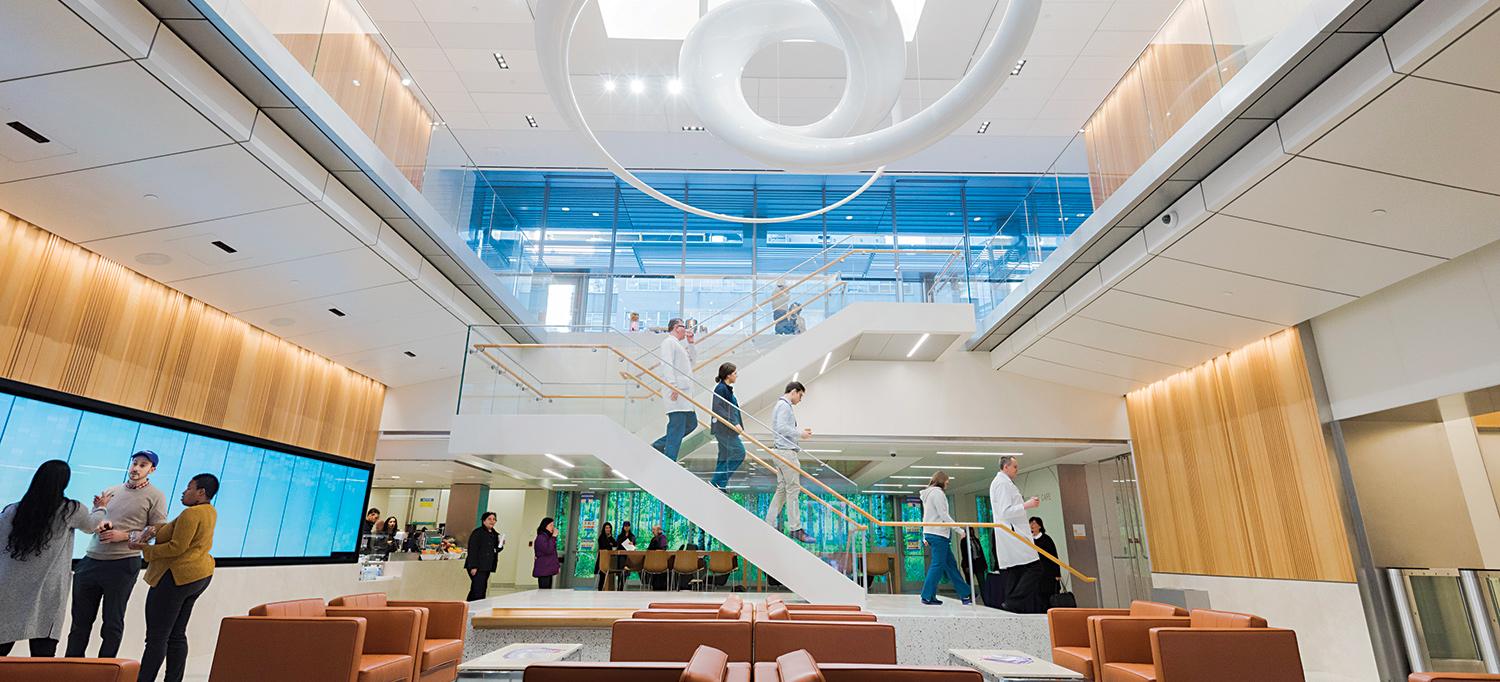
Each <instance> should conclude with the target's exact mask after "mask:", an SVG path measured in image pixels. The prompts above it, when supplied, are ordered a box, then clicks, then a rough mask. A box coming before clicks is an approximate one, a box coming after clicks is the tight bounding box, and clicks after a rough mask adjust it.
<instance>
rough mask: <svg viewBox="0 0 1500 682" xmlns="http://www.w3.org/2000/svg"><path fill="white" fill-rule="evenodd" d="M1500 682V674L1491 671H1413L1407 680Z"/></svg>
mask: <svg viewBox="0 0 1500 682" xmlns="http://www.w3.org/2000/svg"><path fill="white" fill-rule="evenodd" d="M1481 680H1490V681H1492V682H1500V675H1491V674H1489V673H1412V674H1411V677H1408V678H1406V682H1479V681H1481Z"/></svg>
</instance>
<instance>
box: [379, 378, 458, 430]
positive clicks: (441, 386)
mask: <svg viewBox="0 0 1500 682" xmlns="http://www.w3.org/2000/svg"><path fill="white" fill-rule="evenodd" d="M457 408H458V376H457V375H454V376H451V377H448V378H446V379H438V380H436V381H428V382H425V383H420V384H411V385H408V386H400V387H397V388H392V389H389V390H387V391H386V392H385V407H384V408H383V409H382V410H381V413H380V430H381V431H447V430H448V427H449V426H450V425H451V422H452V421H453V415H454V414H455V413H456V412H457Z"/></svg>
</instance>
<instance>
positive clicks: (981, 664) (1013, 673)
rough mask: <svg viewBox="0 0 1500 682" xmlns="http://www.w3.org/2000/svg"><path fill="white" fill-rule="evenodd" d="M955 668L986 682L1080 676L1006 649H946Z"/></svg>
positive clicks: (1074, 677) (1012, 681)
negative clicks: (971, 671) (976, 673)
mask: <svg viewBox="0 0 1500 682" xmlns="http://www.w3.org/2000/svg"><path fill="white" fill-rule="evenodd" d="M948 656H949V658H950V659H951V661H952V663H953V664H954V665H961V666H964V667H967V668H973V669H975V670H978V671H979V673H980V674H981V675H984V679H986V680H994V681H997V682H1019V681H1021V680H1027V681H1032V680H1081V679H1084V677H1083V675H1079V674H1078V673H1076V672H1073V671H1072V670H1068V669H1067V668H1064V667H1062V666H1059V665H1053V664H1051V663H1048V662H1047V661H1044V660H1042V659H1040V658H1037V657H1036V656H1032V655H1031V654H1028V653H1025V652H1023V651H1014V650H1009V649H949V650H948Z"/></svg>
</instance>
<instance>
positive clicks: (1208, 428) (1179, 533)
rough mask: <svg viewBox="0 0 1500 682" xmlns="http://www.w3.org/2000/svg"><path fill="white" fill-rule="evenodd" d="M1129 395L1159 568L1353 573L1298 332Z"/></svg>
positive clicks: (1302, 576) (1315, 576) (1283, 574)
mask: <svg viewBox="0 0 1500 682" xmlns="http://www.w3.org/2000/svg"><path fill="white" fill-rule="evenodd" d="M1126 402H1127V407H1128V412H1129V416H1130V435H1131V438H1132V440H1133V441H1134V445H1135V457H1136V471H1137V478H1138V479H1139V483H1140V489H1141V504H1142V506H1143V507H1144V510H1145V517H1146V535H1147V538H1148V541H1149V542H1150V545H1151V566H1152V570H1153V571H1158V572H1163V573H1190V574H1196V575H1220V576H1241V577H1254V578H1284V579H1295V580H1331V581H1341V582H1353V581H1354V565H1353V562H1352V558H1351V557H1350V554H1349V546H1348V538H1347V535H1346V533H1345V528H1344V522H1343V516H1342V513H1341V510H1340V504H1339V499H1338V492H1337V488H1336V487H1335V485H1334V478H1333V476H1334V474H1333V471H1332V467H1331V464H1330V459H1329V456H1328V452H1327V449H1326V445H1325V443H1324V440H1323V431H1322V428H1321V426H1320V424H1319V422H1318V415H1317V407H1316V404H1315V403H1314V398H1313V392H1312V384H1311V382H1310V379H1309V377H1308V373H1307V366H1306V364H1305V361H1304V359H1303V356H1302V342H1301V339H1300V337H1299V336H1298V334H1297V330H1295V329H1288V330H1285V331H1282V332H1279V333H1277V334H1274V335H1272V336H1270V337H1267V338H1265V339H1262V340H1261V341H1257V342H1256V343H1253V344H1250V345H1249V346H1246V347H1244V348H1242V349H1240V350H1237V351H1234V352H1232V353H1228V354H1226V355H1221V356H1219V357H1217V358H1214V359H1213V360H1211V361H1209V362H1207V363H1205V364H1203V365H1200V366H1198V367H1196V368H1193V369H1190V370H1187V371H1185V372H1182V373H1180V374H1177V375H1175V376H1172V377H1169V378H1167V379H1163V380H1161V381H1159V382H1156V383H1154V384H1152V385H1150V386H1147V387H1145V388H1142V389H1139V390H1137V391H1135V392H1133V393H1131V394H1130V395H1128V396H1126Z"/></svg>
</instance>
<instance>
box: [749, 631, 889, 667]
mask: <svg viewBox="0 0 1500 682" xmlns="http://www.w3.org/2000/svg"><path fill="white" fill-rule="evenodd" d="M754 630H755V637H754V640H755V657H754V661H755V662H757V663H769V662H772V661H775V660H776V659H778V658H780V657H781V656H784V655H786V654H789V653H791V652H793V651H798V650H803V649H805V650H807V652H808V653H809V654H811V655H813V656H815V657H817V658H818V659H820V660H823V661H826V662H828V663H862V664H869V663H875V664H884V665H894V664H895V663H896V628H895V627H894V626H892V625H891V624H889V623H869V622H863V623H861V622H847V621H846V622H837V623H827V622H817V621H805V620H757V621H755V625H754Z"/></svg>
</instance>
